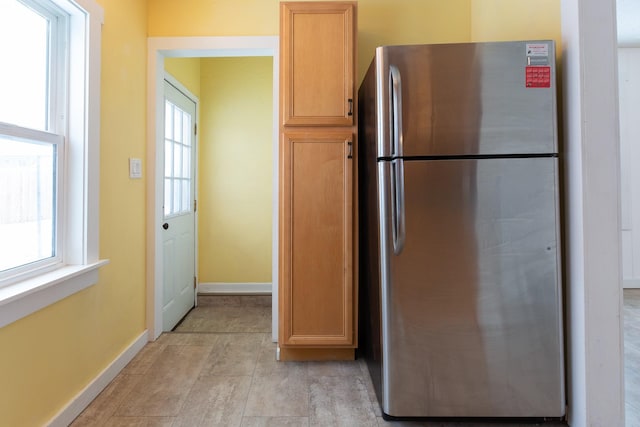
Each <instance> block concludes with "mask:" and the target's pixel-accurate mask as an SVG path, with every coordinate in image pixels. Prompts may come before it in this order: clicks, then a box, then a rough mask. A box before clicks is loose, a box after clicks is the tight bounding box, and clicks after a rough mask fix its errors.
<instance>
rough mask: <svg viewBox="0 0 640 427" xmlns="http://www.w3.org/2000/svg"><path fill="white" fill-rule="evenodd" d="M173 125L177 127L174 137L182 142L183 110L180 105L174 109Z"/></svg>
mask: <svg viewBox="0 0 640 427" xmlns="http://www.w3.org/2000/svg"><path fill="white" fill-rule="evenodd" d="M173 112H174V114H173V120H174V122H173V126H174V127H175V132H174V133H173V139H174V140H175V141H178V142H182V110H181V109H179V108H178V107H175V108H174V109H173Z"/></svg>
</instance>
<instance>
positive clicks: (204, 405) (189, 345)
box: [72, 289, 640, 427]
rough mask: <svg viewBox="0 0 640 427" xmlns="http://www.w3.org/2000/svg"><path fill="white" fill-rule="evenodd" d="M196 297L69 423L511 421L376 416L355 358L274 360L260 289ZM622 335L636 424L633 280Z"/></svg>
mask: <svg viewBox="0 0 640 427" xmlns="http://www.w3.org/2000/svg"><path fill="white" fill-rule="evenodd" d="M199 301H200V305H199V307H197V308H196V309H194V310H192V311H191V312H190V313H189V315H188V316H187V317H186V318H185V319H184V320H183V321H182V323H180V324H179V325H178V326H177V327H176V328H175V331H174V332H170V333H165V334H162V335H161V336H160V338H159V339H158V340H156V341H155V342H153V343H149V344H147V345H146V346H145V347H144V348H143V349H142V351H140V353H139V354H138V355H137V356H136V357H135V358H134V359H133V360H132V361H131V362H130V363H129V364H128V365H127V367H126V368H125V369H124V370H123V371H122V372H121V373H120V374H119V375H118V376H117V377H116V378H115V379H114V381H113V382H112V383H111V384H110V385H109V386H108V387H107V388H106V389H105V390H104V391H103V392H102V393H101V394H100V395H99V396H98V397H97V398H96V399H95V400H94V401H93V402H92V403H91V405H89V407H87V409H85V411H84V412H83V413H82V414H81V415H80V416H79V417H78V418H77V419H76V420H75V421H74V422H73V423H72V426H73V427H81V426H111V427H113V426H137V427H156V426H157V427H161V426H162V427H163V426H167V427H168V426H185V427H187V426H188V427H195V426H225V427H228V426H241V427H280V426H322V427H324V426H336V427H358V426H362V427H380V426H395V427H419V426H423V427H427V426H428V427H490V426H501V427H515V426H516V425H515V424H486V423H440V422H387V421H384V420H383V419H382V417H381V416H380V409H379V406H378V402H377V399H376V397H375V393H374V391H373V387H372V384H371V380H370V378H369V374H368V372H367V369H366V366H365V365H364V363H362V362H361V361H354V362H305V363H297V362H277V361H276V360H275V344H274V343H272V342H271V303H270V297H266V296H264V297H263V296H256V297H226V296H225V297H212V296H207V297H201V298H200V300H199ZM625 338H626V342H625V344H626V345H625V361H626V372H625V374H626V385H627V424H626V425H627V427H640V422H639V420H640V418H639V417H638V415H639V414H640V412H639V411H638V408H640V289H638V290H633V291H631V292H630V291H628V290H626V291H625ZM560 425H563V424H559V423H556V424H545V426H554V427H557V426H560ZM528 426H531V424H528Z"/></svg>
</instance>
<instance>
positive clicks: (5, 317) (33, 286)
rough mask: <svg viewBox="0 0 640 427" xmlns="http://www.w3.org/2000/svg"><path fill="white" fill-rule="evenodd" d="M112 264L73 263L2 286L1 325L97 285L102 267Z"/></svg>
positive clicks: (103, 262) (0, 289)
mask: <svg viewBox="0 0 640 427" xmlns="http://www.w3.org/2000/svg"><path fill="white" fill-rule="evenodd" d="M108 263H109V260H100V261H98V262H95V263H92V264H87V265H69V266H65V267H62V268H59V269H57V270H54V271H51V272H48V273H45V274H42V275H40V276H36V277H33V278H31V279H28V280H24V281H22V282H19V283H16V284H14V285H9V286H7V287H5V288H0V328H2V327H3V326H6V325H8V324H9V323H13V322H15V321H16V320H18V319H21V318H23V317H26V316H28V315H30V314H32V313H35V312H36V311H38V310H40V309H42V308H44V307H46V306H48V305H51V304H53V303H55V302H58V301H60V300H61V299H63V298H66V297H68V296H69V295H72V294H75V293H76V292H79V291H81V290H83V289H86V288H88V287H89V286H91V285H94V284H96V283H97V282H98V268H100V267H102V266H103V265H106V264H108Z"/></svg>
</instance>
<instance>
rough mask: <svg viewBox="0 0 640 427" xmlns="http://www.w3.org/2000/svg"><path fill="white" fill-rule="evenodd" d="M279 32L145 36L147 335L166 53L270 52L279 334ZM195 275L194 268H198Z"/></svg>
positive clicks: (154, 302)
mask: <svg viewBox="0 0 640 427" xmlns="http://www.w3.org/2000/svg"><path fill="white" fill-rule="evenodd" d="M279 40H280V39H279V37H278V36H259V37H252V36H246V37H149V38H148V39H147V42H148V44H147V155H146V160H147V174H146V177H147V200H146V206H147V230H146V236H147V248H148V249H147V255H146V266H147V269H146V270H147V272H146V289H147V298H146V308H147V310H146V311H147V314H146V326H147V329H148V331H149V339H150V340H152V341H153V340H155V339H156V338H158V337H159V336H160V334H161V333H162V258H163V253H162V245H161V242H162V240H161V236H160V230H161V228H160V227H161V225H162V199H163V193H162V177H161V176H160V177H159V176H158V174H159V173H161V172H162V168H161V167H158V166H159V165H160V166H161V162H160V160H161V156H162V153H161V152H160V150H158V149H157V147H158V146H159V144H160V143H161V142H162V141H161V139H162V135H163V127H162V119H161V118H162V115H163V111H164V102H163V99H164V98H163V97H164V95H163V93H164V89H163V82H164V76H165V70H164V58H165V57H169V58H188V57H199V58H205V57H246V56H271V57H272V58H273V128H272V152H273V173H272V181H273V182H272V184H273V185H272V236H271V239H272V243H271V250H272V252H271V298H272V316H271V322H272V339H273V341H274V342H275V341H276V340H277V337H278V185H279V179H278V170H279V166H278V165H279V159H278V111H279V109H278V105H279V104H278V94H279V75H280V73H279V62H280V61H279V54H280V53H279V52H280V41H279ZM196 274H197V272H196Z"/></svg>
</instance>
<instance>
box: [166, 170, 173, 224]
mask: <svg viewBox="0 0 640 427" xmlns="http://www.w3.org/2000/svg"><path fill="white" fill-rule="evenodd" d="M171 200H172V199H171V179H170V178H166V179H165V180H164V216H169V215H171Z"/></svg>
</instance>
